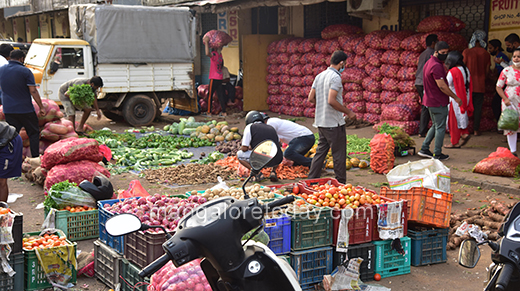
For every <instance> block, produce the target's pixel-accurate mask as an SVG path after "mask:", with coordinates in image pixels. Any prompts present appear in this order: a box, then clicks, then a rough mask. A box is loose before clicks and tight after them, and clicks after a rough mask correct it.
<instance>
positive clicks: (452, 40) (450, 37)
mask: <svg viewBox="0 0 520 291" xmlns="http://www.w3.org/2000/svg"><path fill="white" fill-rule="evenodd" d="M433 33H435V34H437V37H438V38H439V41H445V42H447V43H448V45H449V46H450V50H457V51H461V52H462V51H464V50H465V49H466V48H468V41H467V40H466V38H465V37H464V36H463V35H461V34H460V33H452V32H441V31H437V32H433ZM427 36H428V34H424V35H423V36H422V38H421V42H422V46H423V49H426V37H427Z"/></svg>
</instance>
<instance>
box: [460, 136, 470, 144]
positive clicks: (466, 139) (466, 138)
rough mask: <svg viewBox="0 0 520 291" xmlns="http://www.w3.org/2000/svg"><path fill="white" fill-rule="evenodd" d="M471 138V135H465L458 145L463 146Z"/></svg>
mask: <svg viewBox="0 0 520 291" xmlns="http://www.w3.org/2000/svg"><path fill="white" fill-rule="evenodd" d="M470 138H471V135H469V134H468V135H466V137H462V142H461V143H460V146H464V145H465V144H467V143H468V141H469V139H470Z"/></svg>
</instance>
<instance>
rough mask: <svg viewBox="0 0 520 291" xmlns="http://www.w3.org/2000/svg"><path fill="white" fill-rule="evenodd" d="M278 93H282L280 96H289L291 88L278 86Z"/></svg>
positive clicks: (283, 85)
mask: <svg viewBox="0 0 520 291" xmlns="http://www.w3.org/2000/svg"><path fill="white" fill-rule="evenodd" d="M280 91H282V95H289V94H291V86H289V85H285V84H282V85H280Z"/></svg>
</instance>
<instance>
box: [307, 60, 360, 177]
mask: <svg viewBox="0 0 520 291" xmlns="http://www.w3.org/2000/svg"><path fill="white" fill-rule="evenodd" d="M346 60H347V55H346V54H345V53H344V52H343V51H335V52H334V53H333V54H332V57H331V58H330V67H329V68H328V69H327V70H325V71H323V72H321V73H320V74H319V75H318V76H316V78H315V79H314V83H313V84H312V89H311V91H310V93H309V97H308V99H309V102H311V103H315V104H316V113H315V118H314V124H313V126H314V127H317V128H318V133H319V140H318V148H317V149H316V154H315V155H314V158H313V159H312V164H311V168H310V171H309V178H319V177H320V175H321V169H322V168H323V162H324V161H325V158H326V157H327V153H328V151H329V149H332V158H333V161H334V174H335V175H336V179H337V180H338V181H339V182H340V183H346V182H347V167H346V161H347V152H346V150H347V137H346V130H345V118H344V116H343V114H345V115H347V116H348V118H351V119H354V120H355V119H356V115H355V114H354V113H353V112H352V111H350V110H349V109H348V108H347V107H345V106H344V105H343V97H342V92H343V85H342V83H341V72H343V70H344V69H345V62H346Z"/></svg>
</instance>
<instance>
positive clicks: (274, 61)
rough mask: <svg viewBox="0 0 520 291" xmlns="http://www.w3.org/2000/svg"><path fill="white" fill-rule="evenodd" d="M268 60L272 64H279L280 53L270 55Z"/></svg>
mask: <svg viewBox="0 0 520 291" xmlns="http://www.w3.org/2000/svg"><path fill="white" fill-rule="evenodd" d="M266 61H267V63H268V64H270V65H275V64H278V55H276V54H275V55H268V56H267V59H266Z"/></svg>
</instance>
